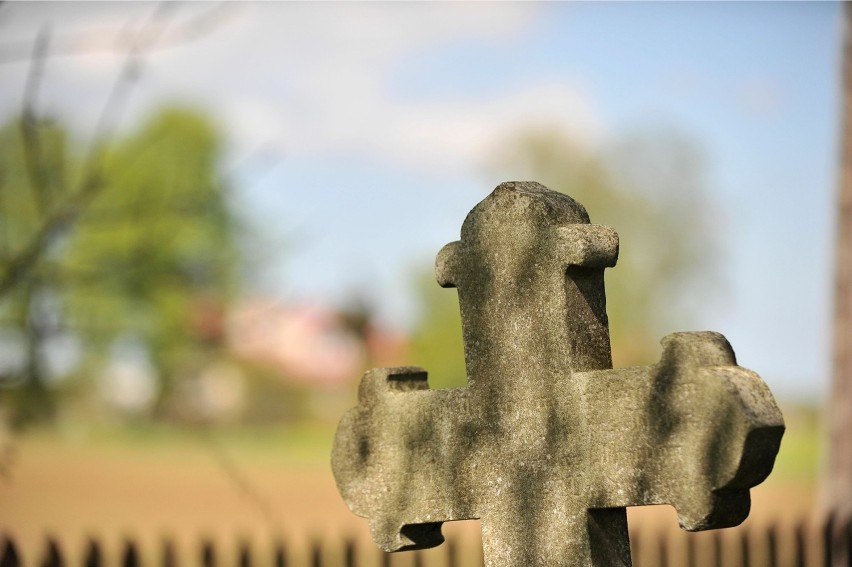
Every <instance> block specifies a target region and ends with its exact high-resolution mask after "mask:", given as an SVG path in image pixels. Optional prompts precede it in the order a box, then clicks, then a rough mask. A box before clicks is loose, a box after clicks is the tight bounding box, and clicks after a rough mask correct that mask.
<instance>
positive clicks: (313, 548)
mask: <svg viewBox="0 0 852 567" xmlns="http://www.w3.org/2000/svg"><path fill="white" fill-rule="evenodd" d="M631 547H632V550H633V564H634V566H635V567H852V552H850V550H852V522H847V523H845V524H843V525H838V523H836V522H833V521H832V520H830V519H829V520H828V521H824V522H812V521H802V522H797V523H792V524H788V525H786V526H782V525H781V524H775V525H770V526H768V527H764V528H760V529H758V528H751V529H746V528H745V527H740V528H737V529H733V530H714V531H709V532H700V533H695V534H688V533H686V532H682V531H677V530H670V531H665V532H652V531H650V530H648V531H643V530H641V529H637V530H631ZM0 554H2V555H0V567H21V566H24V567H78V566H81V567H113V566H115V567H176V566H179V565H180V566H187V567H189V566H192V567H216V566H218V567H228V566H235V567H479V566H481V565H482V564H483V561H482V553H481V548H480V545H479V542H478V541H461V540H448V541H447V542H446V543H444V544H443V545H442V546H440V547H439V548H436V549H435V550H430V551H427V552H419V551H418V552H407V553H394V554H388V553H381V552H379V551H378V550H377V549H376V548H375V546H372V544H367V543H357V544H356V542H355V541H354V540H346V539H343V540H340V541H332V540H330V539H325V540H319V539H317V540H314V541H312V542H307V543H306V544H304V545H301V546H296V545H290V544H287V543H284V541H283V540H282V541H278V542H274V543H271V544H268V545H258V544H253V543H251V542H249V541H247V540H244V541H241V542H238V543H237V544H236V545H225V544H224V543H221V542H217V541H214V540H202V541H200V542H199V543H198V544H197V545H196V546H194V549H189V550H188V549H179V546H177V545H176V544H175V543H174V542H173V541H172V540H169V539H165V540H163V541H162V542H161V544H160V545H158V546H153V547H151V546H148V547H143V546H142V545H140V544H139V543H137V542H136V541H134V540H130V539H128V540H125V541H124V542H123V543H122V544H121V545H119V546H117V547H115V548H110V549H109V552H107V549H106V547H105V545H104V543H103V542H102V541H100V540H97V539H91V540H89V541H88V543H87V544H86V545H85V546H84V549H83V550H82V552H77V553H71V552H70V551H69V550H67V549H64V548H63V545H62V543H61V542H60V541H58V540H56V539H54V538H47V539H46V541H45V543H44V545H43V547H42V549H41V550H38V551H37V552H36V553H34V554H33V555H34V556H32V557H29V556H25V554H24V553H23V552H22V550H21V549H19V546H18V545H17V544H16V542H15V541H14V539H12V538H10V537H6V538H5V539H4V540H3V543H2V546H0Z"/></svg>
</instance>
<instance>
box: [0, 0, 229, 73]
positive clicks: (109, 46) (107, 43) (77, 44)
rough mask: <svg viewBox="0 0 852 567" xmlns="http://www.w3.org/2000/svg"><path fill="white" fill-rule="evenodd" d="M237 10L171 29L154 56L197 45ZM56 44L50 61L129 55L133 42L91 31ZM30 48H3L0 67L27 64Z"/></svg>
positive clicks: (223, 7) (120, 34)
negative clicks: (91, 56)
mask: <svg viewBox="0 0 852 567" xmlns="http://www.w3.org/2000/svg"><path fill="white" fill-rule="evenodd" d="M238 9H242V7H241V6H240V5H239V4H236V3H231V2H221V3H219V4H218V5H216V6H215V7H214V8H211V9H210V10H207V11H206V12H204V13H202V14H200V15H198V16H194V17H191V18H187V19H186V20H184V21H182V22H179V23H177V24H175V25H171V26H169V28H170V31H166V30H163V32H162V33H161V37H160V41H158V42H157V45H156V46H153V47H152V48H151V52H152V53H153V52H160V51H167V50H169V49H174V48H176V47H180V46H182V45H184V44H187V43H191V42H193V41H198V40H199V39H202V38H204V37H205V36H207V35H209V34H211V33H212V32H214V31H216V30H217V29H218V28H220V27H222V26H223V25H225V24H227V23H228V22H229V21H231V20H232V19H233V14H234V12H235V11H236V10H238ZM53 43H54V46H55V47H54V49H52V50H51V53H50V54H49V57H50V58H56V57H75V56H81V55H93V54H97V53H127V51H128V49H129V47H130V44H131V43H133V42H132V41H131V42H128V41H127V39H126V30H123V29H122V30H90V31H87V32H83V33H79V34H75V35H73V36H67V37H59V38H55V39H54V42H53ZM30 48H31V45H30V42H29V41H12V42H8V43H4V44H0V65H2V64H6V63H20V62H22V61H27V60H28V59H29V58H30V57H31V49H30Z"/></svg>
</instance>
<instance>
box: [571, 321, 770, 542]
mask: <svg viewBox="0 0 852 567" xmlns="http://www.w3.org/2000/svg"><path fill="white" fill-rule="evenodd" d="M662 344H663V353H662V357H661V359H660V362H659V363H657V364H654V365H651V366H647V367H636V368H626V369H619V370H607V371H594V372H582V373H576V374H575V375H574V379H575V380H577V381H578V384H579V386H580V388H581V389H582V391H583V395H584V397H586V398H587V399H606V400H608V402H609V403H607V404H604V405H600V406H597V407H594V408H590V409H589V410H588V411H590V412H592V413H594V414H596V415H594V416H593V419H594V421H595V422H596V423H598V424H600V426H599V428H598V429H597V430H595V431H594V432H593V433H592V436H593V438H594V442H593V443H591V444H590V446H591V447H602V448H605V451H601V454H600V455H591V456H590V459H591V460H593V461H597V462H596V465H597V467H598V469H599V470H601V471H605V473H604V474H602V475H601V478H600V479H599V482H600V484H601V485H602V486H601V487H600V488H601V489H600V490H598V491H597V493H598V494H600V495H602V496H599V497H597V500H596V501H595V502H592V505H591V506H590V508H598V507H599V508H608V507H615V506H635V505H644V504H672V505H673V506H674V507H675V508H676V509H677V511H678V519H679V522H680V524H681V527H683V528H684V529H686V530H690V531H695V530H703V529H711V528H722V527H729V526H733V525H737V524H739V523H740V522H742V521H743V520H744V519H745V518H746V516H747V515H748V511H749V507H750V497H749V489H750V488H751V487H753V486H755V485H757V484H759V483H760V482H762V481H763V480H764V479H765V478H766V476H767V475H768V474H769V473H770V471H771V470H772V466H773V464H774V460H775V455H776V454H777V452H778V448H779V446H780V442H781V436H782V435H783V432H784V421H783V418H782V417H781V412H780V410H779V409H778V406H777V405H776V404H775V400H774V399H773V397H772V394H771V393H770V392H769V388H768V387H767V386H766V384H765V383H764V382H763V380H761V379H760V377H759V376H758V375H757V374H755V373H754V372H752V371H750V370H747V369H745V368H742V367H740V366H737V365H736V361H735V359H734V353H733V350H732V349H731V347H730V345H729V344H728V341H727V340H726V339H725V338H724V337H723V336H722V335H720V334H718V333H709V332H705V333H675V334H672V335H669V336H667V337H665V338H664V339H663V341H662ZM590 420H591V418H590Z"/></svg>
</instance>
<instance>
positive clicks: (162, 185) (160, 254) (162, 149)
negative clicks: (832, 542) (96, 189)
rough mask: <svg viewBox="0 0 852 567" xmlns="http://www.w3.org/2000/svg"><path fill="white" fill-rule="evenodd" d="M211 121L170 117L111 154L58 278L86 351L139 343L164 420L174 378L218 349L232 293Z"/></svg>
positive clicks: (182, 114) (230, 252)
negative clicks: (65, 278)
mask: <svg viewBox="0 0 852 567" xmlns="http://www.w3.org/2000/svg"><path fill="white" fill-rule="evenodd" d="M219 149H220V148H219V140H218V136H217V134H216V132H215V131H214V129H213V128H212V126H211V125H210V123H209V121H208V120H207V119H206V118H205V117H203V116H201V115H199V114H197V113H195V112H192V111H189V110H180V109H167V110H164V111H161V112H160V113H158V114H157V115H156V116H154V117H153V118H152V119H151V120H150V121H149V122H147V123H146V124H144V125H143V126H142V127H141V129H140V130H139V132H137V133H135V134H132V135H130V136H129V137H128V138H127V139H125V140H122V141H120V142H118V143H117V144H116V145H115V148H114V150H113V151H111V152H110V153H109V157H108V160H109V166H108V167H109V169H108V171H109V172H110V173H109V175H108V176H107V178H106V180H105V187H104V189H103V190H102V192H101V195H100V196H99V198H98V199H97V201H95V202H93V203H92V205H91V206H90V207H89V208H88V210H87V211H86V213H85V214H84V215H83V216H82V217H81V218H80V221H79V223H78V226H77V228H76V230H75V231H74V232H73V233H71V235H70V237H69V239H68V242H67V249H66V251H65V253H64V254H63V258H62V266H61V272H62V273H65V274H68V275H69V276H70V279H71V281H73V282H75V283H76V282H79V284H78V285H73V286H67V291H66V293H65V294H64V298H65V299H66V304H67V311H68V317H69V321H70V322H71V324H72V326H73V327H74V328H79V329H86V330H87V331H86V336H87V337H88V338H89V339H90V341H91V342H92V344H91V346H93V347H95V351H94V352H97V348H98V347H103V346H106V345H107V344H109V342H110V341H111V340H112V339H114V338H115V337H116V336H118V335H129V336H132V337H134V338H136V339H137V340H140V341H141V342H142V343H143V344H144V345H146V346H147V348H148V353H149V355H150V357H151V360H152V362H153V364H154V368H155V369H156V373H157V376H158V379H159V384H158V388H157V402H156V411H157V412H158V413H162V412H163V411H164V410H165V409H166V405H165V404H166V402H167V401H168V400H169V398H170V396H171V395H172V394H173V392H174V385H175V379H176V378H177V376H178V374H179V373H180V372H186V371H189V370H190V369H191V367H192V366H193V365H195V364H203V361H204V359H205V358H206V355H205V351H206V350H209V349H210V348H213V349H215V348H216V347H218V346H219V343H220V341H221V339H222V315H223V313H224V310H225V306H226V305H227V303H228V301H229V299H230V297H231V296H232V293H233V291H234V289H235V285H236V281H237V280H236V276H237V274H236V272H237V261H238V258H237V254H236V247H235V243H234V236H235V232H234V228H235V223H234V219H233V217H232V215H231V213H230V211H229V208H228V205H227V202H226V195H225V188H224V187H223V186H222V185H221V184H220V182H219V180H218V176H217V171H216V167H217V164H218V161H219Z"/></svg>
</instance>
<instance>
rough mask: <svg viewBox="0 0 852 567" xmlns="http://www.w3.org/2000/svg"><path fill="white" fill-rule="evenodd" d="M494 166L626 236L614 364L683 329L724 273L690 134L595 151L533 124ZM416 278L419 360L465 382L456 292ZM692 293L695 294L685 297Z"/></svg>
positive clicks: (612, 290)
mask: <svg viewBox="0 0 852 567" xmlns="http://www.w3.org/2000/svg"><path fill="white" fill-rule="evenodd" d="M494 163H495V165H494V166H493V167H492V170H494V171H495V172H496V173H497V174H498V175H499V179H502V180H535V181H538V182H540V183H542V184H544V185H546V186H548V187H550V188H551V189H554V190H558V191H562V192H564V193H566V194H568V195H570V196H571V197H573V198H574V199H576V200H578V201H579V202H581V203H582V204H583V205H584V206H585V207H586V209H587V211H588V212H589V215H590V217H591V219H592V222H594V223H597V224H604V225H609V226H612V227H614V228H615V229H616V230H617V231H618V233H619V237H620V253H619V260H618V264H617V266H616V267H615V268H613V269H610V270H607V275H606V288H607V312H608V314H609V320H610V332H611V338H612V345H613V359H614V360H613V362H614V365H615V366H630V365H636V364H647V363H650V362H653V361H654V360H655V359H656V357H657V356H658V353H659V346H658V341H659V339H660V338H661V337H662V336H663V335H664V334H666V333H669V332H672V331H675V330H687V329H688V328H689V325H690V322H691V321H692V319H693V317H694V316H695V315H697V314H698V313H699V312H700V309H701V308H705V307H706V306H707V305H708V304H709V302H710V300H711V299H712V296H713V295H714V292H716V291H717V290H718V287H719V286H718V280H716V279H714V277H713V275H712V274H713V273H714V271H713V270H712V267H713V261H714V259H715V258H717V257H718V246H717V244H716V241H715V239H714V236H713V234H712V232H711V230H713V229H716V230H718V228H717V227H711V226H710V222H711V221H717V219H716V218H714V216H713V213H712V207H710V206H709V202H708V200H707V197H706V194H705V191H704V189H703V183H704V182H705V173H704V164H703V161H702V159H701V155H700V152H699V151H698V150H697V148H696V147H695V144H694V143H692V142H691V141H690V140H688V139H686V138H684V137H683V136H679V135H677V134H675V133H671V132H667V133H665V132H663V133H654V134H651V135H637V136H633V137H630V138H625V139H622V140H619V141H618V143H616V144H614V145H612V146H611V147H608V148H604V149H601V150H597V151H596V150H592V149H590V148H589V147H587V146H584V145H581V144H578V143H576V142H574V141H573V140H572V139H570V138H568V137H566V136H565V135H564V134H562V133H560V132H556V131H548V130H537V131H529V132H527V133H525V134H523V135H522V136H520V137H519V138H518V139H517V140H515V141H514V142H513V143H512V144H510V145H508V146H507V147H505V148H503V149H502V150H501V151H500V152H499V154H498V155H497V158H496V159H495V161H494ZM429 279H430V280H431V281H430V282H429V283H428V285H426V284H425V283H424V280H425V278H420V280H419V283H418V290H419V297H420V300H421V306H422V318H421V321H420V324H419V325H418V326H417V328H416V329H415V331H414V334H413V338H412V353H413V362H415V363H416V364H421V365H423V366H425V367H426V368H427V369H428V370H429V371H430V382H431V383H432V384H433V385H435V386H438V387H441V386H457V385H461V384H463V381H464V361H463V356H462V343H461V323H460V317H459V313H458V300H457V295H456V294H455V293H453V292H452V291H450V290H442V289H440V288H439V287H438V286H437V284H435V283H434V276H431V277H430V278H429ZM687 294H690V295H687Z"/></svg>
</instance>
